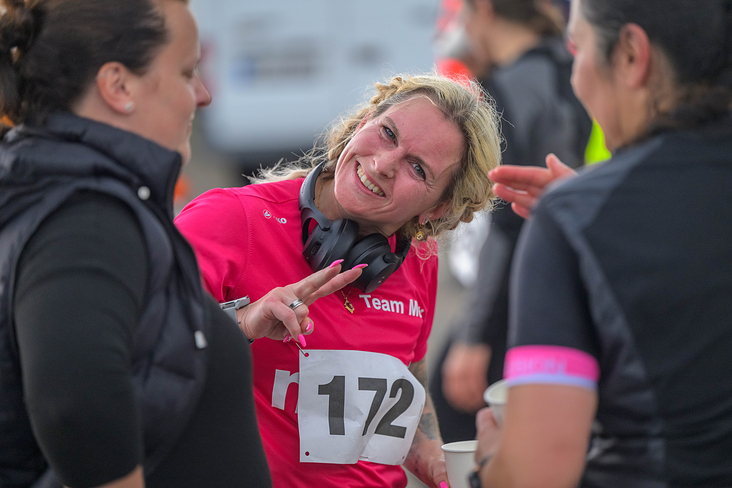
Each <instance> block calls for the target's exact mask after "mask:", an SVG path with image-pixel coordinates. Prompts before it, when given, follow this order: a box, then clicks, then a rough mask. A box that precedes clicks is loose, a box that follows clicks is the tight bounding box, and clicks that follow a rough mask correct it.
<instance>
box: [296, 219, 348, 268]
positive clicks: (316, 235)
mask: <svg viewBox="0 0 732 488" xmlns="http://www.w3.org/2000/svg"><path fill="white" fill-rule="evenodd" d="M357 238H358V224H356V222H354V221H352V220H348V219H340V220H336V221H334V222H332V224H331V226H330V228H329V229H327V230H323V229H322V228H320V226H318V225H316V226H315V228H314V229H313V231H312V232H311V233H310V235H309V236H308V238H307V240H306V241H305V244H304V246H303V252H302V253H303V256H305V259H306V260H307V261H308V263H309V264H310V269H312V270H313V271H318V270H321V269H323V268H325V267H326V266H330V264H331V263H332V262H333V261H336V260H338V259H346V257H347V256H348V251H349V250H350V249H351V247H352V246H353V245H354V243H355V242H356V239H357ZM343 269H350V268H343Z"/></svg>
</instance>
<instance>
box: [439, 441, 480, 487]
mask: <svg viewBox="0 0 732 488" xmlns="http://www.w3.org/2000/svg"><path fill="white" fill-rule="evenodd" d="M477 448H478V441H458V442H449V443H447V444H444V445H443V446H442V451H443V452H444V453H445V464H446V465H447V479H448V481H449V482H450V488H470V485H468V476H469V475H470V473H471V472H472V471H473V468H474V467H475V450H476V449H477Z"/></svg>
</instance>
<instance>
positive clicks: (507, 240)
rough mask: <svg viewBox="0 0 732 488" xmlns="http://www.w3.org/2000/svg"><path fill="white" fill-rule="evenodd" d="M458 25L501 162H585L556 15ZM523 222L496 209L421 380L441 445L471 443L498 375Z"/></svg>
mask: <svg viewBox="0 0 732 488" xmlns="http://www.w3.org/2000/svg"><path fill="white" fill-rule="evenodd" d="M464 8H465V12H464V14H465V17H464V18H465V24H466V25H465V28H466V31H467V33H468V35H469V38H470V39H471V41H472V43H473V45H474V46H475V48H477V49H479V50H480V51H481V52H483V53H484V55H485V56H486V58H487V59H489V60H490V67H489V68H488V70H487V71H488V72H487V74H486V75H485V76H483V77H482V79H481V82H482V83H483V85H484V86H485V88H486V90H487V91H488V93H490V94H491V95H492V96H493V97H494V99H495V101H496V108H497V110H498V112H499V113H501V114H502V117H503V119H504V121H505V122H504V124H503V127H502V132H503V136H504V139H505V148H504V151H503V157H502V164H510V165H521V166H537V167H538V166H544V165H545V158H546V156H547V154H549V153H550V152H552V153H555V154H557V155H558V156H559V157H560V158H562V159H563V160H564V161H565V162H566V163H567V164H569V165H571V166H572V167H575V168H576V167H579V166H581V165H582V164H583V162H584V151H585V147H586V145H587V141H588V139H589V135H590V131H591V128H592V123H591V121H590V118H589V116H588V115H587V113H586V111H585V110H584V108H583V107H582V105H581V104H580V102H579V101H578V100H577V98H576V97H575V95H574V93H572V87H571V86H570V83H569V79H570V74H571V67H572V55H571V54H570V53H569V51H568V50H567V48H566V47H565V42H564V39H563V37H562V35H563V30H564V25H563V20H564V19H563V14H562V12H561V11H560V10H559V9H558V8H556V7H554V6H552V5H551V2H549V1H548V0H467V1H466V2H465V4H464ZM522 225H523V219H522V218H521V217H519V216H518V215H516V214H515V213H514V212H513V211H512V210H511V208H510V206H509V205H506V204H502V205H501V204H499V205H496V207H495V208H494V210H493V211H492V212H491V216H490V226H489V229H488V234H487V236H486V238H485V241H484V243H483V246H482V249H481V252H480V259H479V269H478V273H477V281H476V283H475V284H474V285H472V287H471V288H470V289H469V291H468V296H467V300H466V306H465V307H464V308H463V312H462V313H460V314H458V316H457V317H455V318H454V319H453V324H454V325H453V330H452V334H451V337H450V340H449V341H448V344H447V346H446V350H445V353H444V354H443V356H442V360H441V364H440V365H438V367H437V368H436V369H435V371H434V374H433V376H432V380H431V382H430V391H431V392H432V394H433V398H434V401H435V408H436V411H437V415H438V418H439V419H440V423H441V426H442V430H443V438H444V440H445V441H458V440H465V439H473V438H474V436H475V412H476V411H477V410H478V409H480V408H481V407H483V406H485V402H484V400H483V391H484V390H485V389H486V388H487V386H488V385H489V384H491V383H493V382H495V381H498V380H500V379H501V378H502V377H503V359H504V356H505V351H506V332H507V329H508V299H509V286H508V282H509V275H510V269H511V266H510V264H511V258H512V256H513V252H514V248H515V246H516V242H517V240H518V235H519V232H520V230H521V227H522Z"/></svg>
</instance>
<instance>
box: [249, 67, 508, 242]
mask: <svg viewBox="0 0 732 488" xmlns="http://www.w3.org/2000/svg"><path fill="white" fill-rule="evenodd" d="M375 87H376V91H377V93H376V95H375V96H374V97H372V98H371V100H369V102H368V103H366V104H365V105H363V106H360V107H356V109H355V110H354V111H353V112H352V113H351V114H349V115H347V116H345V117H343V118H342V119H341V120H339V121H337V122H336V123H335V124H334V125H333V126H332V127H331V128H330V130H329V131H328V133H327V134H326V136H325V144H316V146H315V147H314V148H313V149H312V150H310V151H309V152H308V153H307V154H305V155H304V156H302V157H301V158H300V159H299V160H297V161H295V162H294V163H285V164H278V165H277V166H275V167H274V168H270V169H263V170H261V171H260V172H259V175H258V176H257V177H255V178H252V182H253V183H261V182H269V181H280V180H285V179H295V178H302V177H305V176H306V175H307V174H308V173H309V172H310V171H312V169H313V168H314V167H315V166H317V165H318V164H320V163H322V162H325V165H324V168H323V173H322V175H321V177H322V178H326V179H329V178H333V175H334V172H335V166H336V163H337V162H338V158H339V157H340V155H341V153H342V152H343V149H344V148H345V147H346V145H347V144H348V143H349V142H350V140H351V139H352V138H353V136H354V134H355V132H356V129H357V128H358V126H359V124H360V123H361V121H363V120H364V119H365V118H372V117H376V116H378V115H381V114H383V113H384V112H386V111H387V110H388V109H389V108H391V107H393V106H395V105H397V104H400V103H404V102H406V101H408V100H411V99H412V98H415V97H418V96H424V97H427V98H429V100H430V101H431V102H432V103H433V104H434V105H435V106H436V107H437V108H438V109H439V110H440V111H441V112H442V113H443V114H444V115H445V117H446V118H447V119H448V120H450V121H452V122H454V123H455V124H456V125H457V127H458V128H459V130H460V132H461V133H462V134H463V137H464V139H465V149H464V152H463V155H462V158H461V160H460V164H459V166H458V168H457V170H456V171H455V172H454V173H453V175H452V180H451V182H450V183H449V184H448V186H447V188H446V189H445V192H444V193H443V195H442V197H441V198H440V202H445V201H451V202H452V205H450V206H449V208H448V209H447V211H446V212H445V213H444V214H443V215H442V216H441V217H440V218H438V219H434V220H431V221H429V222H427V223H426V224H425V225H424V226H422V225H420V223H419V222H418V216H414V218H413V219H411V220H410V221H409V222H407V223H406V224H405V225H404V226H402V228H401V229H400V233H401V235H402V236H403V237H408V238H412V237H413V236H414V235H415V234H416V233H417V232H418V231H419V230H421V231H422V232H423V233H424V234H425V235H426V236H428V237H437V236H439V235H440V234H442V233H444V232H445V231H448V230H452V229H454V228H455V227H457V225H458V224H459V223H460V222H470V221H471V220H473V216H474V215H475V213H476V212H478V211H480V210H483V209H484V208H491V207H492V201H493V199H494V198H495V196H494V194H493V183H492V182H491V181H490V180H489V179H488V172H489V171H490V170H491V169H493V168H495V167H497V166H498V165H499V163H500V160H501V148H500V145H501V136H500V133H499V122H498V121H499V118H498V115H497V113H496V110H495V107H494V103H493V100H492V99H491V98H490V96H488V94H487V93H485V91H484V90H483V89H482V87H481V86H480V85H479V84H478V83H476V82H475V81H471V80H460V81H459V82H458V81H455V80H452V79H449V78H446V77H443V76H438V75H434V74H429V75H398V76H394V77H393V78H391V80H389V81H388V82H387V83H376V85H375Z"/></svg>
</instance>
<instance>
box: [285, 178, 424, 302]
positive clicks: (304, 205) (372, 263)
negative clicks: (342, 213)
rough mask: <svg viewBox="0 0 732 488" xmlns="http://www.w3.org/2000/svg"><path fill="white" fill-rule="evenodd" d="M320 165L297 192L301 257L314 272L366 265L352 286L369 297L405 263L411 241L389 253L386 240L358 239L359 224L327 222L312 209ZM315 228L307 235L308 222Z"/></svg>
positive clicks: (380, 237) (377, 236) (403, 241)
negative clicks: (340, 263)
mask: <svg viewBox="0 0 732 488" xmlns="http://www.w3.org/2000/svg"><path fill="white" fill-rule="evenodd" d="M324 164H325V163H320V164H319V165H318V166H316V167H315V168H314V169H313V170H312V171H311V172H310V174H309V175H308V176H307V178H305V182H304V183H303V184H302V187H301V188H300V199H299V202H300V221H301V225H302V243H303V251H302V254H303V256H305V260H306V261H307V262H308V263H310V268H311V269H312V270H313V271H318V270H321V269H323V268H325V267H326V266H329V265H330V264H331V263H332V262H333V261H336V260H338V259H343V269H351V268H352V267H354V266H356V265H359V264H368V266H367V267H366V268H364V270H363V273H361V276H359V277H358V279H356V281H354V282H353V283H352V284H351V286H355V287H356V288H358V289H360V290H362V291H363V292H365V293H371V292H372V291H374V290H375V289H376V288H378V287H379V285H381V284H382V283H383V282H384V281H386V279H387V278H388V277H389V276H391V274H392V273H394V272H395V271H396V270H397V269H399V266H401V264H402V263H403V262H404V260H405V259H406V257H407V254H408V253H409V248H410V247H411V244H412V240H411V239H397V246H396V252H392V251H391V246H390V245H389V241H388V239H387V238H386V237H385V236H383V235H382V234H369V235H367V236H365V237H363V238H361V239H359V238H358V224H357V223H356V222H354V221H353V220H349V219H338V220H335V221H330V220H328V219H327V218H325V215H323V214H322V212H321V211H320V210H318V208H317V207H316V206H315V183H316V182H317V180H318V176H320V173H321V172H322V171H323V166H324ZM313 219H314V220H315V221H316V222H317V224H316V225H315V227H314V228H313V231H312V233H311V232H310V229H309V228H310V221H311V220H313Z"/></svg>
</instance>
